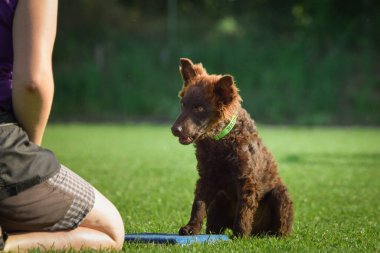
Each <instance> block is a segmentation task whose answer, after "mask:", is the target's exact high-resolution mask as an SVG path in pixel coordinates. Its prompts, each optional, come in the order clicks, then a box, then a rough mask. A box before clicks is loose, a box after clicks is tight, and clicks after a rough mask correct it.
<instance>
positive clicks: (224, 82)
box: [214, 75, 237, 105]
mask: <svg viewBox="0 0 380 253" xmlns="http://www.w3.org/2000/svg"><path fill="white" fill-rule="evenodd" d="M214 92H215V95H216V97H217V100H218V101H219V102H222V103H223V104H224V105H228V104H230V103H231V102H232V100H233V98H234V97H235V96H236V93H237V89H236V87H235V83H234V78H233V77H232V76H230V75H224V76H222V77H221V78H220V79H219V80H218V81H217V83H216V84H215V87H214Z"/></svg>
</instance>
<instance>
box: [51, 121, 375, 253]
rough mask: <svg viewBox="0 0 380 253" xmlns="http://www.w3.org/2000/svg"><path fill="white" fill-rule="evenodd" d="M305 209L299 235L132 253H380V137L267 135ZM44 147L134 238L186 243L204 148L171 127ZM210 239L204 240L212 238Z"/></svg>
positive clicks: (276, 130)
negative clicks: (197, 149) (164, 237)
mask: <svg viewBox="0 0 380 253" xmlns="http://www.w3.org/2000/svg"><path fill="white" fill-rule="evenodd" d="M259 130H260V133H261V136H262V137H263V140H264V143H265V144H266V145H267V146H268V147H269V148H270V149H271V150H272V152H273V153H274V155H275V157H276V158H277V160H278V162H279V167H280V174H281V176H282V178H283V180H284V181H285V183H286V184H287V185H288V187H289V191H290V193H291V195H292V198H293V202H294V209H295V222H294V226H293V234H292V235H291V236H290V237H287V238H283V239H278V238H273V237H264V238H248V239H239V240H230V241H229V242H226V243H217V244H203V245H202V244H196V245H190V246H173V245H151V244H125V246H124V251H125V252H334V251H335V252H380V242H379V241H380V218H379V217H380V129H370V128H293V127H266V126H260V127H259ZM44 146H45V147H47V148H49V149H52V150H53V151H55V153H56V155H57V156H58V158H59V159H60V161H61V163H63V164H65V165H66V166H68V167H69V168H71V169H72V170H74V171H76V172H77V173H78V174H80V175H81V176H83V177H84V178H85V179H87V180H88V181H89V182H91V183H92V184H93V185H94V186H95V187H97V188H98V189H99V190H100V191H101V192H102V193H103V194H104V195H105V196H107V197H108V198H109V199H110V200H111V201H112V202H113V203H114V204H115V205H116V206H117V208H118V209H119V211H120V212H121V215H122V217H123V219H124V224H125V229H126V233H137V232H161V233H176V232H177V231H178V229H179V227H180V226H182V225H184V224H185V223H186V222H187V221H188V218H189V215H190V208H191V204H192V199H193V191H194V184H195V180H196V179H197V173H196V169H195V166H196V160H195V157H194V147H192V146H182V145H180V144H179V143H178V141H177V139H175V138H174V137H172V135H171V133H170V128H169V126H149V125H140V126H131V125H60V124H56V125H50V126H49V127H48V130H47V133H46V136H45V141H44ZM203 232H204V230H203Z"/></svg>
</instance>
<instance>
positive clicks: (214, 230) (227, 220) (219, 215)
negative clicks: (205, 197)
mask: <svg viewBox="0 0 380 253" xmlns="http://www.w3.org/2000/svg"><path fill="white" fill-rule="evenodd" d="M234 206H235V204H233V203H232V200H231V199H229V198H228V197H227V196H226V195H225V193H224V192H219V193H218V194H217V196H216V198H215V200H214V201H213V202H212V203H211V204H210V206H209V208H208V209H207V223H206V233H207V234H220V233H223V232H224V231H225V230H226V228H230V229H232V227H233V223H234V217H235V210H234Z"/></svg>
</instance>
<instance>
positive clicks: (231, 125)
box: [214, 114, 237, 141]
mask: <svg viewBox="0 0 380 253" xmlns="http://www.w3.org/2000/svg"><path fill="white" fill-rule="evenodd" d="M236 119H237V114H235V115H234V116H233V117H232V119H231V121H230V123H228V125H227V126H226V127H225V128H224V129H223V130H222V131H221V132H220V133H218V134H217V135H215V136H214V140H216V141H219V140H220V139H222V138H223V137H224V136H226V135H227V134H229V132H231V130H232V128H234V126H235V124H236Z"/></svg>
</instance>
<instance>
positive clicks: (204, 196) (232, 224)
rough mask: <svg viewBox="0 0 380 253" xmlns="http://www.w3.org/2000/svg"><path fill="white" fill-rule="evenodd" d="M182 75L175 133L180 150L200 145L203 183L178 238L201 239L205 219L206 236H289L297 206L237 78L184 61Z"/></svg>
mask: <svg viewBox="0 0 380 253" xmlns="http://www.w3.org/2000/svg"><path fill="white" fill-rule="evenodd" d="M180 72H181V74H182V77H183V80H184V85H183V88H182V90H181V91H180V93H179V96H180V98H181V109H182V112H181V114H180V115H179V117H178V118H177V120H176V121H175V123H174V124H173V126H172V132H173V134H174V135H175V136H177V137H179V142H180V143H181V144H184V145H187V144H190V143H193V142H194V143H195V147H196V157H197V160H198V166H197V167H198V172H199V179H198V181H197V183H196V190H195V198H194V202H193V207H192V211H191V217H190V221H189V222H188V224H187V225H186V226H184V227H182V228H181V229H180V230H179V234H180V235H192V234H199V232H200V230H201V228H202V223H203V219H204V218H205V216H206V215H207V225H206V233H222V232H223V231H224V230H225V229H226V228H229V229H232V230H233V233H234V235H236V236H247V235H258V234H270V235H281V236H282V235H288V234H290V232H291V228H292V223H293V208H292V201H291V200H290V197H289V194H288V192H287V188H286V186H285V185H284V184H283V183H282V181H281V179H280V176H279V174H278V171H277V163H276V161H275V159H274V158H273V156H272V154H271V153H270V152H269V151H268V150H267V148H266V147H265V146H264V145H263V143H262V141H261V139H260V137H259V135H258V132H257V129H256V126H255V124H254V122H253V120H252V119H251V118H250V116H249V114H248V113H247V111H246V110H244V109H243V108H242V107H241V105H240V102H241V98H240V96H239V94H238V89H237V88H236V85H235V83H234V80H233V78H232V76H230V75H224V76H221V75H209V74H208V73H207V72H206V70H205V69H204V68H203V66H202V64H193V63H192V62H191V61H190V60H189V59H181V60H180Z"/></svg>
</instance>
